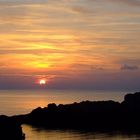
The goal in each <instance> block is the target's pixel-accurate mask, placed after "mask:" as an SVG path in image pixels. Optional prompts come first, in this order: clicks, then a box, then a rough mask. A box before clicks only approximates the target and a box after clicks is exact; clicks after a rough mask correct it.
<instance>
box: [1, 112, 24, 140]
mask: <svg viewBox="0 0 140 140" xmlns="http://www.w3.org/2000/svg"><path fill="white" fill-rule="evenodd" d="M24 139H25V135H24V134H23V132H22V127H21V124H20V123H19V122H18V121H16V120H15V119H13V118H12V117H7V116H4V115H2V116H0V140H24Z"/></svg>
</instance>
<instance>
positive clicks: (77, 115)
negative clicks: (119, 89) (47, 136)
mask: <svg viewBox="0 0 140 140" xmlns="http://www.w3.org/2000/svg"><path fill="white" fill-rule="evenodd" d="M139 118H140V93H138V92H137V93H134V94H127V95H126V96H125V98H124V101H123V102H122V103H119V102H114V101H96V102H95V101H94V102H91V101H83V102H80V103H73V104H67V105H62V104H60V105H58V106H57V105H56V104H49V105H48V107H45V108H40V107H39V108H37V109H34V110H33V111H32V112H31V113H29V114H28V115H25V116H22V121H23V122H22V123H28V124H33V125H37V126H38V125H39V126H45V127H48V128H80V129H81V128H92V129H103V130H107V129H119V130H120V129H133V130H134V129H137V130H140V127H139V126H140V119H139Z"/></svg>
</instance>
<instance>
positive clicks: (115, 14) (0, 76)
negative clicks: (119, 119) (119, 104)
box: [0, 0, 140, 89]
mask: <svg viewBox="0 0 140 140" xmlns="http://www.w3.org/2000/svg"><path fill="white" fill-rule="evenodd" d="M42 78H44V79H46V82H47V84H46V88H52V89H56V88H60V89H65V88H66V89H140V0H0V89H22V88H23V89H26V88H31V89H32V88H33V89H34V88H39V85H38V84H37V81H38V80H39V79H42Z"/></svg>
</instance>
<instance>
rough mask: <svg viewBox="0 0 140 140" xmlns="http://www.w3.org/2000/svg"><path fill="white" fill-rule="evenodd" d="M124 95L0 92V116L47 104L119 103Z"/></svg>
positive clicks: (60, 91)
mask: <svg viewBox="0 0 140 140" xmlns="http://www.w3.org/2000/svg"><path fill="white" fill-rule="evenodd" d="M126 93H128V91H87V90H85V91H80V90H0V115H1V114H4V115H16V114H25V113H29V112H30V111H31V110H32V109H34V108H37V107H39V106H40V107H46V106H47V105H48V104H49V103H56V104H67V103H73V102H81V101H83V100H84V101H85V100H90V101H97V100H115V101H119V102H121V101H122V100H123V98H124V95H125V94H126Z"/></svg>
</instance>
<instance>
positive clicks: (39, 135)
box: [0, 90, 140, 140]
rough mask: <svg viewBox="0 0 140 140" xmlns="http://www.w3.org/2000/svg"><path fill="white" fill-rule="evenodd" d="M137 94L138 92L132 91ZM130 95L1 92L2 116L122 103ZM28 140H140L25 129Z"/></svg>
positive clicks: (116, 134)
mask: <svg viewBox="0 0 140 140" xmlns="http://www.w3.org/2000/svg"><path fill="white" fill-rule="evenodd" d="M132 92H134V91H132ZM126 93H128V91H78V90H77V91H75V90H71V91H67V90H0V115H2V114H4V115H9V116H11V115H16V114H25V113H29V112H30V111H31V110H32V109H34V108H36V107H38V106H41V107H45V106H47V105H48V104H49V103H56V104H62V103H63V104H66V103H73V102H80V101H83V100H90V101H97V100H115V101H119V102H121V101H122V100H123V97H124V95H125V94H126ZM22 127H23V131H24V133H25V134H26V140H140V136H139V135H134V134H133V135H132V134H131V135H130V134H129V135H127V134H122V133H97V132H88V131H78V130H45V129H41V128H34V127H32V126H30V125H23V126H22Z"/></svg>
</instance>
